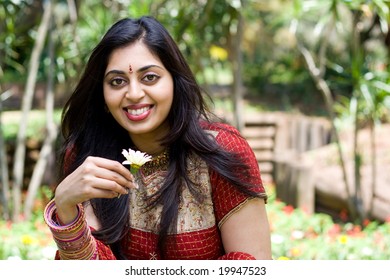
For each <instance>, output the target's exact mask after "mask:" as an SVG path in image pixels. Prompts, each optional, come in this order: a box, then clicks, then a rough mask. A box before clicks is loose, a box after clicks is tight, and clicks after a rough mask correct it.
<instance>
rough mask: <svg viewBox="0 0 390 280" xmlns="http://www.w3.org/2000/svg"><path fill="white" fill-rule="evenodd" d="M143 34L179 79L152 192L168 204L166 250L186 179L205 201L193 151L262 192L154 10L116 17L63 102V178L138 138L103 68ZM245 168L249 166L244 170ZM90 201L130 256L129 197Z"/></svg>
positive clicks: (162, 239)
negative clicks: (120, 118) (221, 138)
mask: <svg viewBox="0 0 390 280" xmlns="http://www.w3.org/2000/svg"><path fill="white" fill-rule="evenodd" d="M138 40H140V41H142V42H143V43H144V44H145V45H146V46H147V48H148V49H149V51H151V52H152V53H153V54H154V55H156V56H157V57H159V59H160V60H161V62H162V63H163V65H164V66H165V68H166V69H167V70H168V71H169V72H170V73H171V75H172V78H173V83H174V94H173V103H172V107H171V110H170V112H169V115H168V122H169V125H170V132H169V134H167V135H166V136H165V137H164V138H163V139H161V144H162V145H163V146H165V147H167V149H168V152H169V163H168V172H167V176H166V178H165V181H164V183H163V185H162V186H161V188H160V190H159V191H158V192H157V194H156V195H155V197H154V199H153V200H152V201H153V202H152V203H153V205H150V206H154V205H157V204H161V205H163V210H162V215H161V221H160V232H159V240H158V246H159V248H160V251H161V253H163V252H164V250H162V249H163V248H164V246H165V243H166V239H167V236H168V233H169V232H174V231H175V228H176V223H177V216H178V205H179V197H180V193H181V191H182V188H183V187H188V188H189V190H190V191H191V193H192V194H193V195H194V196H195V197H196V198H197V199H198V201H199V202H201V200H202V197H201V195H200V194H199V192H198V191H197V186H196V185H195V184H194V183H193V182H191V180H190V179H189V178H188V176H187V166H186V159H187V158H188V156H189V155H190V154H191V153H195V154H197V155H198V156H200V157H201V158H202V159H203V160H205V161H206V163H207V164H208V166H209V168H210V169H211V170H213V171H215V172H217V173H219V174H220V175H221V176H222V177H224V178H225V179H226V180H228V181H230V182H231V183H233V184H234V185H235V186H236V187H237V188H238V189H239V190H240V191H241V192H243V193H245V194H247V195H249V196H257V194H256V193H255V192H253V191H252V190H251V188H252V187H253V186H250V185H248V184H247V183H246V182H245V181H244V180H242V178H243V177H242V176H241V175H242V174H243V172H244V174H248V176H249V172H248V168H247V167H246V165H245V164H244V162H242V161H241V160H240V159H239V158H238V157H237V156H236V155H233V154H231V153H229V152H227V151H225V150H223V149H221V148H220V147H219V146H218V145H217V144H216V142H215V141H214V140H213V139H212V138H211V137H210V136H209V135H208V134H207V133H206V132H205V131H204V130H203V129H202V125H201V122H200V121H201V120H202V121H209V113H210V112H209V111H208V109H207V106H206V102H205V100H204V97H203V93H202V90H201V88H200V86H199V85H198V84H197V82H196V80H195V77H194V75H193V73H192V71H191V70H190V67H189V66H188V64H187V62H186V60H185V59H184V57H183V55H182V54H181V52H180V50H179V48H178V46H177V45H176V43H175V42H174V40H173V39H172V37H171V36H170V34H169V33H168V31H167V30H166V29H165V28H164V27H163V26H162V25H161V24H160V23H159V22H158V21H157V20H155V19H154V18H152V17H148V16H144V17H141V18H139V19H129V18H126V19H122V20H120V21H118V22H117V23H115V24H114V25H113V26H112V27H111V28H110V29H109V30H108V31H107V33H106V34H105V35H104V37H103V38H102V39H101V41H100V42H99V43H98V45H97V46H96V47H95V49H94V50H93V52H92V54H91V56H90V58H89V61H88V63H87V65H86V68H85V71H84V73H83V75H82V76H81V79H80V81H79V83H78V85H77V87H76V89H75V90H74V92H73V94H72V95H71V97H70V99H69V100H68V102H67V103H66V105H65V107H64V113H63V118H62V133H63V136H64V139H65V143H64V148H63V153H62V157H61V158H62V164H61V166H62V170H63V173H62V176H61V177H62V178H63V177H65V176H67V175H68V174H70V173H71V172H73V171H74V170H75V169H76V168H77V167H78V166H79V165H80V164H81V163H82V162H83V161H84V160H85V159H86V157H88V156H100V157H105V158H109V159H113V160H117V161H120V162H121V161H122V160H123V156H122V155H121V151H122V149H127V148H129V146H130V145H132V141H131V139H130V137H129V134H128V132H127V131H126V130H125V129H124V128H122V127H121V126H120V125H119V124H118V123H117V122H116V121H115V120H114V118H113V117H112V116H111V115H110V114H108V113H107V112H106V111H105V102H104V97H103V76H104V72H105V69H106V67H107V64H108V59H109V55H110V54H111V53H112V52H113V51H114V50H115V49H117V48H120V47H123V46H126V45H130V44H132V43H134V42H136V41H138ZM69 151H71V152H69ZM245 172H246V173H245ZM91 204H92V206H93V208H94V212H95V215H96V216H97V218H98V219H99V221H100V223H101V229H100V230H98V231H94V232H93V234H94V236H95V237H96V238H98V239H99V240H101V241H103V242H104V243H106V244H109V245H110V246H111V248H112V249H113V251H114V253H115V254H116V256H117V257H118V258H123V256H122V254H121V251H120V246H119V242H120V239H121V238H122V237H123V235H124V234H126V232H127V229H128V226H129V199H128V196H121V198H120V199H93V200H92V201H91Z"/></svg>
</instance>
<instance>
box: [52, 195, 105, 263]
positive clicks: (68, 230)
mask: <svg viewBox="0 0 390 280" xmlns="http://www.w3.org/2000/svg"><path fill="white" fill-rule="evenodd" d="M77 210H78V214H77V217H76V219H75V220H74V221H73V222H71V223H70V224H67V225H61V223H60V221H59V219H58V217H57V215H56V205H55V202H54V199H53V200H52V201H50V202H49V203H48V204H47V206H46V208H45V212H44V218H45V222H46V224H47V225H48V226H49V228H50V231H51V233H52V234H53V238H54V241H55V242H56V244H57V247H58V251H59V256H60V259H62V260H96V259H97V258H98V254H97V247H96V242H95V239H94V238H93V236H92V234H91V229H90V228H89V226H88V225H87V222H86V219H85V212H84V208H83V207H82V206H81V205H77Z"/></svg>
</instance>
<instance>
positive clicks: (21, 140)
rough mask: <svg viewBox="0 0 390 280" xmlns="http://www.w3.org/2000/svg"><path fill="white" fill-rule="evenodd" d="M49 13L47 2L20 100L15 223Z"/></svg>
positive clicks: (15, 159)
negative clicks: (30, 115)
mask: <svg viewBox="0 0 390 280" xmlns="http://www.w3.org/2000/svg"><path fill="white" fill-rule="evenodd" d="M51 12H52V9H51V2H50V1H47V4H46V6H45V8H44V13H43V17H42V20H41V23H40V25H39V28H38V34H37V38H36V40H35V44H34V48H33V51H32V54H31V58H30V64H29V69H28V70H29V71H28V77H27V83H26V87H25V90H24V95H23V99H22V118H21V121H20V124H19V130H18V135H17V139H16V149H15V155H14V165H13V172H12V175H13V181H12V188H13V217H12V220H13V221H14V222H17V221H18V220H19V214H20V212H21V204H22V197H21V193H22V185H23V177H24V161H25V156H26V145H25V142H26V130H27V119H28V115H29V112H30V110H31V106H32V99H33V95H34V90H35V84H36V79H37V73H38V67H39V59H40V55H41V53H42V49H43V46H44V43H45V39H46V34H47V30H48V27H49V22H50V17H51Z"/></svg>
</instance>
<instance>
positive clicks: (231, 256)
mask: <svg viewBox="0 0 390 280" xmlns="http://www.w3.org/2000/svg"><path fill="white" fill-rule="evenodd" d="M218 260H256V258H255V257H254V256H252V255H251V254H248V253H243V252H230V253H227V254H225V255H223V256H221V257H219V258H218Z"/></svg>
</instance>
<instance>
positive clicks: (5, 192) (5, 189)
mask: <svg viewBox="0 0 390 280" xmlns="http://www.w3.org/2000/svg"><path fill="white" fill-rule="evenodd" d="M0 91H1V89H0ZM5 95H7V92H6V93H2V94H1V95H0V169H1V173H0V178H1V186H2V188H1V190H0V204H1V205H3V214H2V216H3V218H4V220H9V218H10V215H9V204H8V200H9V173H8V161H7V149H6V147H5V141H4V135H3V125H2V121H1V115H2V112H3V100H5V99H6V98H7V97H6V96H5Z"/></svg>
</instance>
